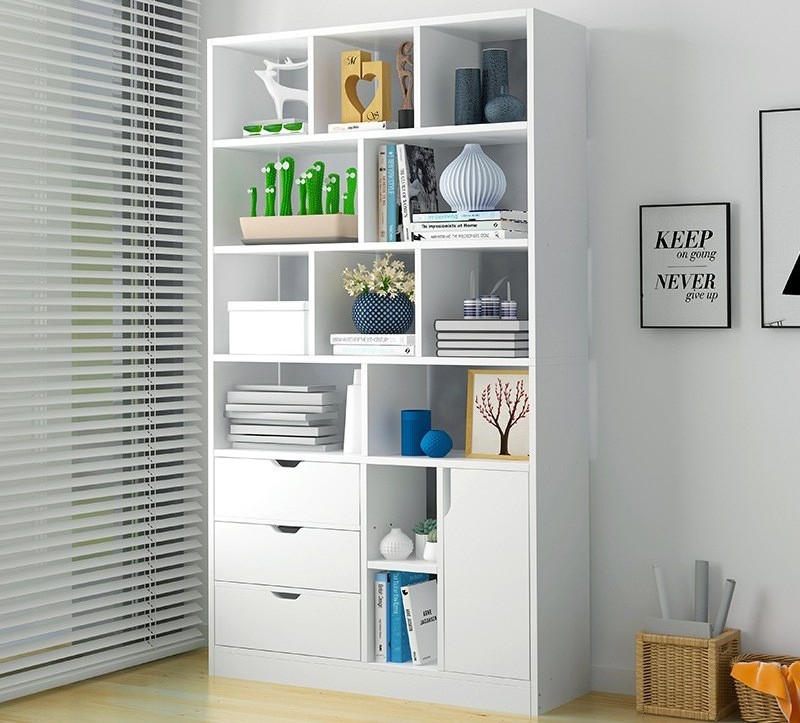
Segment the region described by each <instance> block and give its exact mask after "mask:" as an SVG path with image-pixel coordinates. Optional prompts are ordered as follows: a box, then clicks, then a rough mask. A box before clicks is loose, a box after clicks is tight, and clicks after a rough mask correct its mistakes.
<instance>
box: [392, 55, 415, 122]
mask: <svg viewBox="0 0 800 723" xmlns="http://www.w3.org/2000/svg"><path fill="white" fill-rule="evenodd" d="M396 65H397V77H398V78H399V80H400V93H401V94H402V98H403V100H402V102H401V103H400V110H398V111H397V125H398V127H399V128H413V127H414V43H412V42H411V41H410V40H407V41H406V42H405V43H403V44H402V45H401V46H400V47H399V48H397V63H396Z"/></svg>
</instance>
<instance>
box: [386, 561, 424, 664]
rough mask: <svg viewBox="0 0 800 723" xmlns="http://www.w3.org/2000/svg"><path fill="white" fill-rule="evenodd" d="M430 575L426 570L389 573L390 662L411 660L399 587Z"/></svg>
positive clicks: (421, 580)
mask: <svg viewBox="0 0 800 723" xmlns="http://www.w3.org/2000/svg"><path fill="white" fill-rule="evenodd" d="M429 578H430V576H429V575H428V573H426V572H394V571H393V572H390V573H389V602H390V605H389V628H388V633H389V646H388V647H389V655H388V661H389V662H390V663H405V662H407V661H409V660H411V644H410V643H409V642H408V628H407V627H406V616H405V611H404V610H403V596H402V593H401V592H400V588H401V587H405V586H406V585H413V584H414V583H417V582H425V581H426V580H428V579H429Z"/></svg>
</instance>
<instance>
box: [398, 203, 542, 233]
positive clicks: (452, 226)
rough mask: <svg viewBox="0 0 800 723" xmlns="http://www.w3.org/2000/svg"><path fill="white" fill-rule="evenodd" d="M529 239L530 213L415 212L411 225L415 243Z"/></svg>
mask: <svg viewBox="0 0 800 723" xmlns="http://www.w3.org/2000/svg"><path fill="white" fill-rule="evenodd" d="M527 237H528V214H527V212H526V211H511V210H507V209H498V210H496V211H445V212H439V213H415V214H414V217H413V223H412V224H411V238H412V240H414V241H442V240H448V239H461V240H465V239H466V240H474V241H489V240H494V239H525V238H527Z"/></svg>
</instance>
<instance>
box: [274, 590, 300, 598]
mask: <svg viewBox="0 0 800 723" xmlns="http://www.w3.org/2000/svg"><path fill="white" fill-rule="evenodd" d="M270 592H271V593H272V594H273V595H274V596H275V597H278V598H280V599H281V600H297V598H299V597H300V593H299V592H276V591H275V590H270Z"/></svg>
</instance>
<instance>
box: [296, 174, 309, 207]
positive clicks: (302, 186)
mask: <svg viewBox="0 0 800 723" xmlns="http://www.w3.org/2000/svg"><path fill="white" fill-rule="evenodd" d="M295 183H296V184H297V194H298V196H299V197H300V208H299V210H298V211H297V215H298V216H307V215H308V205H307V203H306V201H307V196H308V184H307V183H306V174H305V173H301V174H300V178H298V179H297V180H296V181H295Z"/></svg>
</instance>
